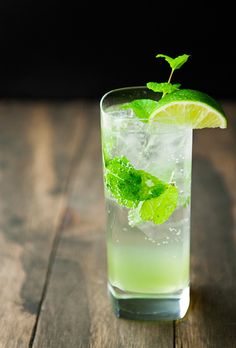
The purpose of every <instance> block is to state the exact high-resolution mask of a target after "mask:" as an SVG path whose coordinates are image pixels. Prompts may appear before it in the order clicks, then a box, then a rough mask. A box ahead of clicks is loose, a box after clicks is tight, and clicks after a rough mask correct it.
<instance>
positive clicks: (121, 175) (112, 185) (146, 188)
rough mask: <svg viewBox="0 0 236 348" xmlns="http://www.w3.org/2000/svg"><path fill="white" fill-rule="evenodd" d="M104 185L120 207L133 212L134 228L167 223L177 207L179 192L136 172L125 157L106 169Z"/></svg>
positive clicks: (108, 165)
mask: <svg viewBox="0 0 236 348" xmlns="http://www.w3.org/2000/svg"><path fill="white" fill-rule="evenodd" d="M105 185H106V188H107V189H108V190H109V192H110V193H111V194H112V196H113V197H114V198H115V199H116V200H117V202H118V204H120V205H121V206H124V207H127V208H131V209H132V210H130V212H129V214H128V218H129V223H130V225H131V226H134V225H136V224H139V223H141V222H143V221H152V222H154V223H155V224H161V223H163V222H165V221H166V220H167V219H168V218H169V217H170V215H171V214H172V213H173V211H174V210H175V208H176V206H177V200H178V190H177V188H176V187H175V186H173V185H172V184H166V183H164V182H163V181H161V180H160V179H158V178H157V177H155V176H153V175H151V174H150V173H147V172H145V171H144V170H139V169H135V168H134V166H132V164H131V163H130V162H129V160H128V159H127V158H126V157H114V158H113V159H110V160H109V162H108V163H107V165H106V171H105Z"/></svg>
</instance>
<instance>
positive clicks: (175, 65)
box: [147, 54, 190, 97]
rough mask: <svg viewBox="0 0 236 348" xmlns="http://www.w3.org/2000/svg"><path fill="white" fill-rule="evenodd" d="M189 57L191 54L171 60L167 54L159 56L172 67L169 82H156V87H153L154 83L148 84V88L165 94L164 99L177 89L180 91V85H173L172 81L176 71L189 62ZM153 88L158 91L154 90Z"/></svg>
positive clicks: (158, 56)
mask: <svg viewBox="0 0 236 348" xmlns="http://www.w3.org/2000/svg"><path fill="white" fill-rule="evenodd" d="M189 57H190V55H189V54H182V55H181V56H178V57H176V58H171V57H170V56H167V55H166V54H157V55H156V58H164V59H165V60H166V61H167V62H168V63H169V65H170V67H171V72H170V76H169V79H168V81H167V82H161V83H158V82H156V83H155V85H153V84H154V82H148V83H147V88H149V89H151V90H153V91H154V92H161V93H163V95H162V97H164V96H165V95H166V94H168V93H172V92H174V91H176V90H177V89H179V87H180V84H174V85H172V84H171V83H170V81H171V79H172V76H173V73H174V71H175V70H177V69H179V68H181V66H182V65H183V64H184V63H186V62H187V60H188V58H189ZM153 87H154V88H155V89H156V90H154V89H153Z"/></svg>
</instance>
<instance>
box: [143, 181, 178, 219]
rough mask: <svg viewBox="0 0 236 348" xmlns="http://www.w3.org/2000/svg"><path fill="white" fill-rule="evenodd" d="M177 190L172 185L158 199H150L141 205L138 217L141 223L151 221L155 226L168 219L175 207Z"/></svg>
mask: <svg viewBox="0 0 236 348" xmlns="http://www.w3.org/2000/svg"><path fill="white" fill-rule="evenodd" d="M177 201H178V190H177V188H176V187H175V186H173V185H168V187H167V189H166V190H165V191H164V192H163V193H162V194H161V195H160V196H158V197H155V198H151V199H149V200H147V201H145V202H144V203H143V204H142V207H141V209H140V216H141V218H142V220H143V221H152V222H154V223H155V224H158V225H159V224H162V223H164V222H165V221H166V220H168V219H169V217H170V216H171V214H172V213H173V212H174V210H175V208H176V207H177Z"/></svg>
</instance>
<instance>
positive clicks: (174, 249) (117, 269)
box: [101, 110, 192, 296]
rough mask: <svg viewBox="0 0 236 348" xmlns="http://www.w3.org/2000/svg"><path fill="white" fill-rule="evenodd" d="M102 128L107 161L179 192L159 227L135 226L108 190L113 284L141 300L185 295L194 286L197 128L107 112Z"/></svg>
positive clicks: (146, 223)
mask: <svg viewBox="0 0 236 348" xmlns="http://www.w3.org/2000/svg"><path fill="white" fill-rule="evenodd" d="M101 127H102V143H103V151H104V156H109V157H110V158H114V157H123V156H124V157H126V158H127V159H128V160H129V161H130V163H131V164H132V165H133V166H134V167H135V168H136V169H140V170H144V171H146V172H148V173H150V174H151V175H154V176H156V177H157V178H158V179H160V180H162V181H163V182H166V183H170V182H172V183H174V185H175V186H176V187H177V189H178V203H177V207H176V209H175V211H174V212H173V214H172V215H171V216H170V217H169V219H168V220H167V221H166V222H164V223H162V224H158V225H157V224H154V223H153V222H151V221H141V222H140V221H139V222H138V223H136V222H135V221H132V218H131V217H130V215H129V214H130V209H128V208H126V207H124V206H121V205H120V204H118V203H117V201H116V199H114V197H113V196H112V194H111V192H109V190H107V189H106V187H105V196H106V207H107V216H108V221H107V234H108V235H107V255H108V277H109V282H110V284H111V286H112V287H114V288H116V289H118V290H119V291H120V292H124V293H136V294H140V296H142V294H143V295H148V294H150V295H151V294H167V293H174V292H178V291H181V290H182V289H184V288H186V287H188V283H189V244H190V243H189V230H190V194H191V156H192V129H190V128H181V127H170V126H169V125H164V124H158V123H154V124H149V123H145V122H142V121H140V120H139V119H137V118H136V117H135V116H134V115H133V114H132V111H130V110H122V111H118V110H117V111H111V112H108V113H103V114H102V123H101ZM105 172H106V169H105V168H104V173H105ZM134 220H135V219H134Z"/></svg>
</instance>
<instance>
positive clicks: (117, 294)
mask: <svg viewBox="0 0 236 348" xmlns="http://www.w3.org/2000/svg"><path fill="white" fill-rule="evenodd" d="M108 292H109V295H110V298H111V302H112V305H113V310H114V313H115V315H116V316H117V317H118V318H125V319H134V320H160V321H161V320H177V319H181V318H183V317H184V316H185V314H186V312H187V310H188V307H189V302H190V296H189V287H187V288H185V289H182V290H181V291H178V292H175V293H168V294H160V295H158V294H153V295H147V296H146V295H144V294H131V293H125V292H124V291H121V290H120V289H117V288H115V287H113V286H112V285H111V284H109V285H108ZM144 296H145V297H144Z"/></svg>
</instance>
